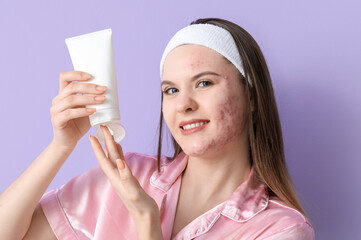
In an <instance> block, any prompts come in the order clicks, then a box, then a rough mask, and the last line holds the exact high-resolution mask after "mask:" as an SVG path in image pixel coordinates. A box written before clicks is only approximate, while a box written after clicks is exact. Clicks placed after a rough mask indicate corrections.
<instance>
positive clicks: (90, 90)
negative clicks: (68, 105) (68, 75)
mask: <svg viewBox="0 0 361 240" xmlns="http://www.w3.org/2000/svg"><path fill="white" fill-rule="evenodd" d="M105 90H106V86H101V85H97V84H92V83H78V82H72V83H70V84H68V85H67V86H66V87H65V88H63V89H62V90H61V91H59V94H58V95H57V96H56V97H55V98H54V99H53V101H52V104H53V105H54V104H56V103H58V102H60V101H62V100H63V99H65V98H66V97H68V96H71V95H75V94H93V95H99V94H104V92H105Z"/></svg>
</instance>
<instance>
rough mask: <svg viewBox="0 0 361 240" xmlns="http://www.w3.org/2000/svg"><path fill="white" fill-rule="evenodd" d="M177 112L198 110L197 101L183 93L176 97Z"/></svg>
mask: <svg viewBox="0 0 361 240" xmlns="http://www.w3.org/2000/svg"><path fill="white" fill-rule="evenodd" d="M178 97H179V98H178V102H177V112H179V113H186V112H191V111H195V110H197V109H198V104H197V101H196V100H195V99H194V98H193V96H192V95H191V94H189V93H186V92H183V93H181V94H179V95H178Z"/></svg>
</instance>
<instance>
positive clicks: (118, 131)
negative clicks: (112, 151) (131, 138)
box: [94, 121, 125, 144]
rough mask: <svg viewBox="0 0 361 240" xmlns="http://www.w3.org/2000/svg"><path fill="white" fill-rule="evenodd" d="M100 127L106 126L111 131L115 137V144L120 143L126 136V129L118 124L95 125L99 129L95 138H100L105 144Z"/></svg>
mask: <svg viewBox="0 0 361 240" xmlns="http://www.w3.org/2000/svg"><path fill="white" fill-rule="evenodd" d="M100 125H102V126H106V127H107V128H108V129H109V132H110V133H111V134H112V135H113V137H114V141H115V142H120V141H121V140H122V139H123V138H124V136H125V129H124V127H123V125H122V124H120V123H118V122H112V121H110V122H104V123H101V124H98V125H95V126H94V127H96V128H97V130H96V132H95V136H96V137H97V138H98V140H99V141H100V142H101V143H103V144H105V139H104V135H103V132H102V130H101V129H100Z"/></svg>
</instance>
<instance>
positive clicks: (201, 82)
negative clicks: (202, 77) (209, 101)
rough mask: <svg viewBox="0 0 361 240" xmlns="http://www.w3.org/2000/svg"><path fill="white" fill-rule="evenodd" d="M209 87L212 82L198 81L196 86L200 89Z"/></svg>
mask: <svg viewBox="0 0 361 240" xmlns="http://www.w3.org/2000/svg"><path fill="white" fill-rule="evenodd" d="M209 85H212V82H210V81H200V82H199V83H198V86H200V87H207V86H209Z"/></svg>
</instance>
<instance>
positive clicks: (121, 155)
mask: <svg viewBox="0 0 361 240" xmlns="http://www.w3.org/2000/svg"><path fill="white" fill-rule="evenodd" d="M117 149H118V153H119V155H120V159H123V160H125V157H124V153H123V148H122V146H120V144H119V143H117Z"/></svg>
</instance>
